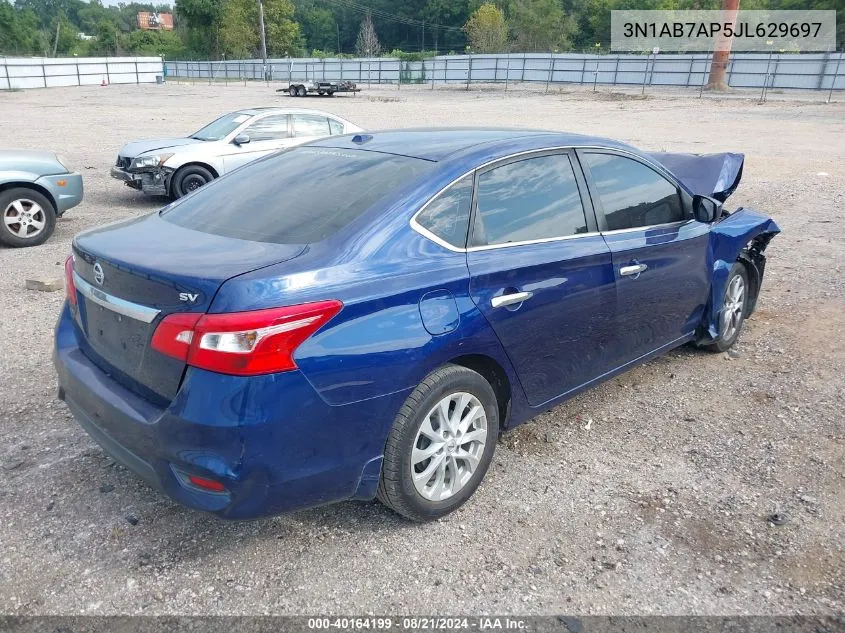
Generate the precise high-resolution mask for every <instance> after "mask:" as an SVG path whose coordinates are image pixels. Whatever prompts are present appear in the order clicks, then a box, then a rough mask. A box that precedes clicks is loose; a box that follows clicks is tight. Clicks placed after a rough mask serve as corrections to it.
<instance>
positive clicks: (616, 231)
mask: <svg viewBox="0 0 845 633" xmlns="http://www.w3.org/2000/svg"><path fill="white" fill-rule="evenodd" d="M693 222H695V220H678V221H676V222H664V223H663V224H649V225H648V226H634V227H631V228H630V229H614V230H613V231H602V235H618V234H620V233H633V232H634V231H651V230H652V229H668V228H671V227H674V226H677V227H678V228H682V227H684V226H686V225H687V224H692V223H693Z"/></svg>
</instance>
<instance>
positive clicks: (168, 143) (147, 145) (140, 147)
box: [120, 138, 203, 158]
mask: <svg viewBox="0 0 845 633" xmlns="http://www.w3.org/2000/svg"><path fill="white" fill-rule="evenodd" d="M202 142H203V141H198V140H197V139H195V138H151V139H147V140H145V141H133V142H132V143H127V144H126V145H124V146H123V147H121V148H120V155H121V156H124V157H126V158H135V157H136V156H139V155H140V154H143V153H145V152H152V151H153V150H157V149H169V148H171V147H180V146H182V145H194V144H195V143H202Z"/></svg>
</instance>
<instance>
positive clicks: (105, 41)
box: [89, 20, 120, 57]
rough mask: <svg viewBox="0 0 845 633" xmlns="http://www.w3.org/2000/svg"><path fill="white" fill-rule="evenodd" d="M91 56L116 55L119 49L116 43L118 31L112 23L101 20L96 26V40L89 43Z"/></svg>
mask: <svg viewBox="0 0 845 633" xmlns="http://www.w3.org/2000/svg"><path fill="white" fill-rule="evenodd" d="M89 47H90V51H91V54H93V55H104V56H107V57H108V56H111V55H118V54H119V53H120V47H119V42H118V31H117V27H116V26H115V24H114V22H109V21H108V20H103V21H102V22H100V23H99V24H98V25H97V34H96V39H93V40H91V41H90V42H89Z"/></svg>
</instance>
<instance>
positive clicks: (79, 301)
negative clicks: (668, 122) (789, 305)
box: [54, 129, 779, 521]
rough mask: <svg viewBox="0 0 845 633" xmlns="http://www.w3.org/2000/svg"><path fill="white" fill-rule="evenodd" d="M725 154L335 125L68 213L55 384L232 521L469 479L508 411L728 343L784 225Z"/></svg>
mask: <svg viewBox="0 0 845 633" xmlns="http://www.w3.org/2000/svg"><path fill="white" fill-rule="evenodd" d="M742 166H743V157H742V155H740V154H717V155H708V156H694V155H684V154H654V155H649V154H644V153H642V152H639V151H637V150H636V149H634V148H632V147H629V146H627V145H624V144H622V143H618V142H615V141H610V140H606V139H599V138H590V137H584V136H576V135H571V134H561V133H557V132H545V131H526V130H496V129H482V130H479V129H465V130H405V131H386V132H372V133H367V134H357V135H354V136H351V135H350V136H344V137H333V138H329V139H326V140H322V141H317V142H314V143H311V144H309V145H305V146H301V147H298V148H295V149H292V150H290V151H286V152H283V153H280V154H276V155H273V156H270V157H268V158H265V159H262V160H260V161H258V162H256V163H254V164H252V165H250V166H247V167H245V168H243V169H240V170H237V171H236V172H234V173H232V174H230V175H227V176H225V177H223V178H221V179H219V180H216V181H214V182H213V183H211V184H209V185H207V186H206V187H203V188H202V189H200V190H198V191H197V192H195V193H193V194H191V195H189V196H187V197H185V198H183V199H181V200H179V201H177V202H175V203H173V204H171V205H169V206H167V207H165V208H164V209H162V210H161V211H159V212H157V213H154V214H152V215H149V216H146V217H142V218H137V219H133V220H130V221H127V222H123V223H121V224H116V225H110V226H107V227H103V228H100V229H95V230H93V231H88V232H86V233H83V234H81V235H79V236H78V237H77V238H76V239H75V240H74V243H73V254H72V256H71V257H70V258H69V259H68V261H67V264H66V273H67V287H68V297H67V301H66V303H65V305H64V308H63V310H62V313H61V317H60V319H59V322H58V325H57V327H56V344H55V354H54V361H55V366H56V369H57V371H58V377H59V397H60V398H61V399H63V400H64V401H65V402H66V403H67V405H68V406H69V408H70V410H71V411H72V412H73V414H74V415H75V417H76V418H77V420H78V421H79V423H80V424H81V425H82V426H83V427H84V428H85V430H86V431H87V432H88V433H90V434H91V436H93V437H94V438H95V439H96V440H97V441H98V442H99V443H100V444H101V445H102V446H103V447H104V449H105V450H106V451H108V452H109V453H110V454H111V455H112V456H114V457H115V458H116V459H117V460H119V461H120V462H122V463H123V464H125V465H126V466H127V467H129V468H130V469H132V470H133V471H135V472H136V473H137V474H138V475H140V476H141V477H142V478H144V479H145V480H146V481H148V482H149V483H150V484H152V485H154V486H156V487H157V488H159V489H161V490H162V491H164V492H165V493H166V494H168V495H170V496H171V497H173V498H174V499H176V500H178V501H179V502H181V503H183V504H185V505H188V506H190V507H193V508H197V509H200V510H205V511H209V512H214V513H216V514H218V515H219V516H221V517H225V518H231V519H241V518H253V517H259V516H265V515H271V514H274V513H280V512H286V511H291V510H295V509H298V508H304V507H308V506H314V505H317V504H324V503H329V502H334V501H339V500H343V499H371V498H373V497H376V496H378V498H379V499H380V500H381V501H382V502H384V503H385V504H387V505H388V506H390V507H391V508H393V509H394V510H396V511H397V512H399V513H401V514H402V515H404V516H406V517H408V518H410V519H414V520H420V521H424V520H430V519H435V518H437V517H441V516H443V515H445V514H447V513H449V512H451V511H453V510H455V509H456V508H458V507H459V506H460V505H461V504H463V503H464V502H465V501H466V500H467V499H468V498H469V497H470V496H471V495H472V493H473V492H474V491H475V489H476V488H477V487H478V485H479V483H480V481H481V480H482V478H483V477H484V475H485V472H486V471H487V468H488V467H489V465H490V462H491V460H492V458H493V451H494V449H495V447H496V440H497V436H498V434H499V433H500V432H501V431H502V430H504V429H507V428H511V427H513V426H515V425H517V424H520V423H522V422H525V421H526V420H528V419H530V418H532V417H533V416H535V415H537V414H538V413H540V412H542V411H544V410H546V409H549V408H551V407H553V406H555V405H556V404H558V403H560V402H562V401H563V400H565V399H567V398H569V397H571V396H572V395H573V394H575V393H577V392H579V391H581V390H583V389H585V388H586V387H589V386H590V385H593V384H596V383H598V382H600V381H602V380H606V379H608V378H610V377H612V376H614V375H616V374H619V373H620V372H623V371H625V370H626V369H628V368H630V367H632V366H634V365H636V364H637V363H641V362H643V361H646V360H648V359H650V358H652V357H654V356H656V355H658V354H661V353H663V352H666V351H667V350H670V349H672V348H674V347H677V346H679V345H683V344H685V343H690V342H693V343H696V344H698V345H700V346H703V347H708V348H711V349H716V350H722V351H723V350H726V349H727V348H729V347H730V346H731V345H732V344H733V343H734V342H735V341H736V340H737V337H738V336H739V335H740V331H741V329H742V325H743V320H744V319H745V318H746V317H747V316H748V315H749V314H750V313H751V312H752V311H753V310H754V307H755V304H756V301H757V297H758V294H759V292H760V285H761V282H762V278H763V273H764V267H765V256H764V250H765V249H766V246H767V245H768V243H769V241H770V239H771V238H772V237H773V236H774V235H775V234H776V233H778V232H779V229H778V227H777V225H776V224H775V223H774V221H773V220H771V219H770V218H768V217H767V216H765V215H762V214H761V213H758V212H756V211H753V210H751V209H739V210H736V211H733V212H731V213H728V212H727V211H724V210H723V209H722V203H723V202H724V200H725V199H726V198H727V197H728V196H729V195H730V194H731V193H732V192H733V190H734V189H735V188H736V186H737V185H738V183H739V180H740V177H741V173H742Z"/></svg>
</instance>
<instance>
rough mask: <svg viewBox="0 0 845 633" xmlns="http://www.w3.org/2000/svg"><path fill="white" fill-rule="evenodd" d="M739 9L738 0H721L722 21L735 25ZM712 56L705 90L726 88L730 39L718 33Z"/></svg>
mask: <svg viewBox="0 0 845 633" xmlns="http://www.w3.org/2000/svg"><path fill="white" fill-rule="evenodd" d="M738 11H739V0H722V23H723V24H724V23H726V22H728V21H730V23H731V24H733V25H734V26H736V14H737V12H738ZM713 45H714V49H713V57H712V59H711V61H710V78H709V79H708V80H707V85H706V86H705V87H704V88H705V90H727V89H728V84H727V83H725V72H726V71H727V68H728V59H729V58H730V56H731V40H730V39H729V38H727V37H725V36H724V34H723V33H719V35H718V37H717V38H716V41H715V42H714V43H713Z"/></svg>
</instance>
